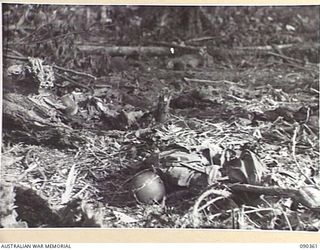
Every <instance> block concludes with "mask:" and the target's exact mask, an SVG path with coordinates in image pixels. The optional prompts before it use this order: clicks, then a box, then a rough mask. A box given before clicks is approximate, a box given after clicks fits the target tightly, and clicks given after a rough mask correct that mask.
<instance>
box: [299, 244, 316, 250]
mask: <svg viewBox="0 0 320 250" xmlns="http://www.w3.org/2000/svg"><path fill="white" fill-rule="evenodd" d="M299 246H300V248H302V249H317V248H318V244H300V245H299Z"/></svg>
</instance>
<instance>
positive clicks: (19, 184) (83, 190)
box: [0, 4, 320, 231]
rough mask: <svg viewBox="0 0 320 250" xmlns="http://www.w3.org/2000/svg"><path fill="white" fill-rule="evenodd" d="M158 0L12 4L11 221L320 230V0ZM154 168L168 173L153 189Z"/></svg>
mask: <svg viewBox="0 0 320 250" xmlns="http://www.w3.org/2000/svg"><path fill="white" fill-rule="evenodd" d="M148 8H151V7H148ZM148 8H147V7H145V8H143V7H141V8H140V9H139V8H137V9H135V8H125V7H119V8H118V9H117V8H116V7H113V8H110V9H107V10H104V11H105V12H103V11H102V12H101V13H111V14H110V17H109V16H108V18H110V21H108V20H109V19H106V17H105V18H104V19H103V17H101V16H99V15H98V14H97V16H95V15H96V13H100V12H99V11H100V10H99V9H93V8H92V9H91V11H88V10H87V9H86V8H84V7H81V6H76V7H74V8H72V7H68V8H67V7H62V6H55V7H53V6H41V5H40V6H36V7H35V6H33V7H32V5H28V6H25V5H20V6H19V5H9V4H8V5H7V6H6V7H5V8H4V18H5V19H4V20H6V21H7V23H5V25H4V26H3V29H4V38H3V39H4V40H3V42H4V48H5V51H6V53H4V68H3V71H4V73H5V76H4V79H3V99H4V108H3V136H2V155H1V156H2V159H1V163H2V164H1V166H2V167H1V181H2V185H1V189H0V191H1V194H0V195H1V196H2V200H3V201H5V202H4V204H3V205H1V211H3V216H2V217H1V220H0V222H1V225H2V226H3V227H117V228H119V227H126V228H136V227H138V228H140V227H144V228H145V227H146V228H158V227H159V228H219V229H253V230H254V229H264V230H303V231H318V230H319V228H320V215H319V207H320V191H319V185H320V183H319V181H320V178H319V177H320V176H319V175H320V173H319V34H318V33H317V29H318V28H317V27H319V26H318V25H319V16H318V15H317V14H316V10H314V7H305V8H302V7H300V8H295V7H278V8H274V7H260V8H259V7H243V8H240V7H230V8H228V7H220V8H208V9H206V10H205V9H200V10H199V9H198V11H194V9H192V8H189V9H188V8H181V9H179V8H177V7H176V8H175V7H172V8H168V9H166V8H165V7H163V8H159V7H154V8H153V9H152V8H151V9H149V13H150V11H154V13H161V14H159V15H158V16H157V15H155V17H154V19H150V14H149V15H146V13H147V12H146V9H148ZM315 9H318V7H315ZM318 10H319V9H318ZM108 11H109V12H108ZM284 11H285V12H284ZM12 13H15V16H12V15H13V14H12ZM84 13H86V15H87V18H88V19H87V22H85V21H82V22H80V24H77V25H76V24H75V23H76V21H79V20H82V19H81V18H83V15H84ZM151 13H152V12H151ZM185 13H188V14H189V15H187V16H189V17H188V18H187V20H189V21H188V22H187V23H188V29H187V30H185V29H182V28H181V26H182V25H181V22H183V21H184V20H185V18H186V17H185V16H186V14H185ZM192 13H193V14H192ZM283 13H284V14H283ZM53 15H55V16H54V17H53ZM100 15H101V14H100ZM126 15H127V17H128V18H127V19H125V18H124V17H125V16H126ZM88 16H89V17H88ZM102 16H103V15H102ZM191 16H192V17H193V18H192V17H191ZM99 18H100V19H99ZM139 18H140V19H139ZM93 19H94V20H95V22H96V23H95V24H92V23H94V22H93V21H92V20H93ZM65 20H68V21H69V22H63V21H65ZM88 20H91V21H92V23H89V24H88ZM106 20H107V21H106ZM137 20H140V24H138V23H139V22H138V21H137ZM141 20H142V21H141ZM195 20H196V22H195ZM197 20H198V21H197ZM199 20H200V21H199ZM204 20H206V22H205V21H204ZM52 21H54V22H52ZM104 21H105V23H103V22H104ZM128 22H129V23H128ZM193 22H195V23H196V24H193ZM199 22H200V23H201V25H199ZM40 23H42V25H40ZM49 24H50V25H51V26H50V25H49ZM14 25H16V26H14ZM82 25H83V26H85V25H89V26H90V27H91V28H90V29H89V31H90V34H91V35H90V36H87V35H86V34H83V33H81V32H80V31H79V30H81V28H82ZM99 25H101V27H103V29H101V27H100V26H99ZM103 25H104V26H103ZM148 25H149V26H148ZM152 25H153V26H152ZM210 25H211V26H210ZM78 26H79V27H78ZM150 26H152V27H150ZM92 27H93V28H92ZM99 27H100V28H99ZM208 27H210V28H208ZM85 30H86V29H85ZM87 31H88V30H87ZM174 31H176V32H174ZM209 31H211V32H212V33H214V34H211V33H209ZM197 32H198V33H197ZM201 32H202V33H201ZM84 33H85V32H84ZM181 36H182V37H183V36H184V37H185V39H184V40H185V42H184V43H182V41H180V40H179V43H178V42H177V40H175V39H178V38H179V39H180V38H181ZM208 37H209V38H208ZM194 38H203V40H200V41H197V42H195V41H192V39H194ZM59 39H60V40H59ZM130 39H131V40H130ZM150 39H151V40H152V41H162V43H161V42H159V43H156V42H154V43H153V44H150ZM170 39H171V40H170ZM206 39H208V40H206ZM187 41H189V43H187ZM190 41H191V42H190ZM89 45H90V46H96V47H95V50H91V49H90V48H89V47H90V46H89ZM99 46H103V48H102V49H101V48H100V47H99ZM116 46H119V47H120V48H121V49H122V50H121V51H120V52H119V51H117V52H116V53H115V52H114V48H115V47H116ZM139 46H140V49H138V51H139V53H140V54H139V53H138V54H137V53H136V50H137V48H139ZM141 47H143V48H145V50H142V49H141ZM155 47H161V53H160V52H159V54H157V52H155V51H156V49H155ZM172 47H174V48H175V53H174V54H172V53H167V54H166V53H162V51H163V50H164V51H165V49H163V48H167V50H170V48H172ZM105 48H107V49H105ZM195 48H197V49H195ZM199 48H201V49H199ZM203 49H205V50H204V51H203ZM131 50H134V51H135V52H134V53H131V52H130V51H131ZM106 51H107V52H106ZM126 51H129V52H130V53H129V52H128V53H126ZM150 51H151V52H150ZM199 51H200V52H199ZM28 57H33V58H44V59H45V60H44V61H39V60H37V59H35V60H33V59H32V60H30V59H29V58H28ZM36 63H38V64H37V65H39V64H40V66H35V65H36ZM12 65H14V66H15V67H14V68H12ZM17 65H18V66H17ZM19 65H20V66H19ZM30 65H31V66H30ZM45 65H51V66H52V68H45V69H44V67H45ZM10 67H11V68H10ZM59 67H60V68H59ZM21 68H22V69H23V70H20V71H19V72H18V70H17V69H21ZM9 69H10V70H9ZM13 69H14V70H15V71H14V72H13ZM35 69H36V70H35ZM28 70H29V71H28ZM22 71H23V73H21V72H22ZM25 72H27V73H25ZM39 72H40V73H43V72H44V73H43V74H44V75H45V76H46V77H47V76H48V75H49V73H48V72H53V75H54V78H52V79H54V80H52V82H51V80H50V78H49V77H47V78H46V79H47V80H46V83H48V82H49V83H50V84H51V83H53V85H54V86H53V88H54V90H53V91H52V92H50V94H47V92H45V93H42V92H41V93H40V91H39V93H34V89H36V90H35V91H38V90H39V89H40V87H41V86H40V87H39V85H42V84H43V82H44V80H43V78H44V77H43V76H42V78H41V79H40V76H39V75H40V73H39ZM48 79H49V80H48ZM36 81H37V84H36V87H34V86H35V82H36ZM25 86H27V87H25ZM50 91H51V89H50ZM29 92H31V93H29ZM65 94H72V98H74V103H73V102H71V103H72V105H75V107H76V111H75V113H76V114H73V113H72V111H71V113H70V112H69V113H68V110H67V108H71V110H73V111H74V108H75V107H73V106H68V105H69V103H68V104H65V103H64V104H65V106H66V107H64V109H62V108H61V103H60V102H59V105H60V106H59V105H58V104H57V103H58V101H57V100H61V97H62V96H64V95H65ZM163 95H164V96H165V97H164V98H163V99H161V97H163ZM166 95H168V99H166V98H167V97H166ZM48 96H50V98H51V97H52V98H53V99H52V98H51V99H48ZM43 100H44V101H43ZM161 100H162V101H163V100H164V102H165V103H166V102H167V104H168V106H167V107H166V106H165V107H164V111H163V109H162V108H163V107H162V106H161ZM29 102H30V103H29ZM52 103H53V104H52ZM159 103H160V104H159ZM62 104H63V103H62ZM29 105H30V106H29ZM159 112H160V115H163V117H165V118H164V119H157V114H158V113H159ZM40 123H41V124H40ZM230 152H232V154H233V153H234V154H237V156H232V157H231V158H228V157H227V154H228V153H230ZM239 152H240V155H241V156H240V157H239V156H238V153H239ZM241 152H242V153H241ZM243 152H247V153H248V155H247V156H248V157H249V158H250V159H247V158H244V157H243V158H241V157H242V156H243V154H244V153H243ZM233 157H235V158H233ZM235 161H236V162H237V164H238V163H239V164H242V165H239V166H238V165H237V166H236V168H238V172H236V174H233V175H231V174H230V173H231V172H230V170H228V168H227V166H229V165H230V166H231V167H234V166H233V165H232V164H233V163H234V162H235ZM234 164H235V163H234ZM243 168H244V169H245V170H243ZM249 168H250V169H249ZM172 169H174V170H177V169H178V170H179V171H178V172H177V173H176V172H174V171H173V170H172ZM208 169H209V170H210V171H209V170H208ZM239 169H240V170H239ZM259 169H260V170H259ZM146 170H149V171H152V172H154V173H156V174H157V175H159V178H160V179H161V182H162V183H163V185H164V187H165V194H163V196H164V198H163V199H162V198H161V199H160V200H158V201H156V202H152V203H151V204H148V202H141V200H139V199H141V198H139V197H137V191H135V188H136V187H135V186H134V185H135V184H134V182H133V180H134V179H135V178H136V176H137V175H139V174H140V173H141V171H146ZM171 170H172V171H171ZM208 171H209V172H208ZM244 171H245V173H244ZM250 171H251V172H250ZM259 171H261V172H259ZM173 172H174V174H173ZM253 179H254V181H253ZM149 182H150V180H149V179H148V180H147V181H145V182H142V184H143V187H142V188H144V186H147V185H149V184H150V183H149ZM236 184H240V187H241V188H247V189H245V190H244V191H243V190H242V189H241V190H240V189H238V190H237V189H235V187H237V185H236ZM151 185H156V184H154V183H151ZM241 185H242V186H241ZM310 186H311V188H308V187H310ZM250 188H251V189H250ZM263 188H264V189H263ZM249 189H250V190H251V191H250V190H249ZM150 190H152V187H150ZM252 190H255V191H252ZM257 190H258V191H257ZM266 190H267V191H266ZM301 190H302V191H301ZM155 192H156V195H159V192H160V191H155ZM147 195H149V194H147ZM152 195H155V194H152ZM160 196H161V194H160ZM13 207H14V208H13ZM12 214H13V215H14V216H13V217H12ZM9 217H10V219H8V218H9Z"/></svg>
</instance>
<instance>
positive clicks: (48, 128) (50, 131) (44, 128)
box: [2, 93, 83, 148]
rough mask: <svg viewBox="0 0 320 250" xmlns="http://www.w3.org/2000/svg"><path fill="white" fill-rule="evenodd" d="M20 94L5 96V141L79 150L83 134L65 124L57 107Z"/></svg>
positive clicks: (3, 111)
mask: <svg viewBox="0 0 320 250" xmlns="http://www.w3.org/2000/svg"><path fill="white" fill-rule="evenodd" d="M35 100H36V99H33V98H31V97H30V96H25V95H21V94H17V93H6V94H4V96H3V108H2V113H3V129H2V130H3V139H4V141H10V142H24V143H29V144H36V145H40V144H44V145H49V146H54V147H72V148H75V147H77V145H79V143H81V142H83V139H82V138H81V137H80V135H79V132H78V131H77V132H76V131H74V130H73V129H72V128H71V127H70V126H68V125H66V124H64V123H63V122H62V120H61V118H60V117H59V114H58V112H57V110H56V109H55V108H54V107H50V106H46V105H41V101H39V102H37V101H35Z"/></svg>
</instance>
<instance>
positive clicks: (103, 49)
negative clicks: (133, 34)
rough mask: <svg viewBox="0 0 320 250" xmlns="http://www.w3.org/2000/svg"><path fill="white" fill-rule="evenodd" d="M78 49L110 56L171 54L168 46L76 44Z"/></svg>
mask: <svg viewBox="0 0 320 250" xmlns="http://www.w3.org/2000/svg"><path fill="white" fill-rule="evenodd" d="M77 47H78V49H79V50H80V51H82V52H100V53H106V54H108V55H110V56H136V55H152V56H169V55H171V52H170V48H168V47H153V46H151V47H141V46H138V47H130V46H109V47H108V46H104V45H78V46H77Z"/></svg>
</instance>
